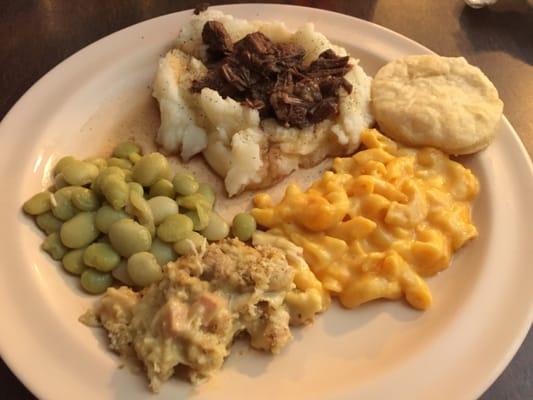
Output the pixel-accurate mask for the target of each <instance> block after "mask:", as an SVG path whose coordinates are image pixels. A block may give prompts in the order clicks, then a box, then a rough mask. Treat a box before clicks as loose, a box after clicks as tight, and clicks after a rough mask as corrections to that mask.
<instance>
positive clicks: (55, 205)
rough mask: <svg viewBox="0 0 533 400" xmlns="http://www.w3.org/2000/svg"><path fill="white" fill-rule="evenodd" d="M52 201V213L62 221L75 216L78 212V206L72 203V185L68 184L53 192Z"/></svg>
mask: <svg viewBox="0 0 533 400" xmlns="http://www.w3.org/2000/svg"><path fill="white" fill-rule="evenodd" d="M50 203H51V204H52V214H54V216H55V217H56V218H59V219H60V220H62V221H67V220H69V219H71V218H73V217H74V216H75V215H76V213H77V210H76V207H74V204H72V186H66V187H64V188H61V189H59V190H58V191H56V192H55V193H53V194H52V196H51V198H50Z"/></svg>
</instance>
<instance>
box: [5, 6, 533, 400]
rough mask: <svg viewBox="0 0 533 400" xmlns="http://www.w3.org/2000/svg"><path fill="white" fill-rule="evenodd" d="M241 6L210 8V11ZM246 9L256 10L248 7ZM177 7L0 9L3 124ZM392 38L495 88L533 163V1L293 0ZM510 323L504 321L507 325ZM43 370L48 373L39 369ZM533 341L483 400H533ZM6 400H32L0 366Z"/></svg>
mask: <svg viewBox="0 0 533 400" xmlns="http://www.w3.org/2000/svg"><path fill="white" fill-rule="evenodd" d="M238 2H239V1H211V2H210V3H211V4H224V3H238ZM246 2H248V3H250V2H253V1H246ZM196 3H199V2H196V1H179V0H150V1H148V0H145V1H128V0H86V1H76V0H74V1H73V0H54V1H51V0H41V1H37V0H0V38H2V39H1V40H0V63H1V65H2V67H1V68H2V69H1V71H2V73H1V75H0V93H2V95H1V96H0V118H3V117H4V115H5V114H6V113H7V112H8V111H9V109H10V108H11V107H12V106H13V104H14V103H15V102H16V101H17V99H18V98H19V97H20V96H22V94H23V93H24V92H25V91H26V90H27V89H29V88H30V87H31V85H33V84H34V83H35V82H36V81H37V80H38V79H39V78H40V77H41V76H42V75H44V74H45V73H46V72H47V71H48V70H50V69H51V68H52V67H54V66H55V65H57V64H58V63H60V62H61V61H62V60H64V59H65V58H66V57H68V56H70V55H71V54H73V53H74V52H76V51H77V50H79V49H81V48H83V47H84V46H86V45H88V44H90V43H92V42H94V41H95V40H97V39H100V38H102V37H104V36H106V35H108V34H110V33H112V32H115V31H117V30H119V29H122V28H124V27H126V26H129V25H132V24H135V23H137V22H140V21H143V20H146V19H149V18H153V17H156V16H159V15H163V14H168V13H171V12H175V11H180V10H185V9H188V8H193V7H194V6H195V4H196ZM281 3H288V4H297V5H305V6H310V7H316V8H323V9H328V10H331V11H337V12H340V13H344V14H348V15H352V16H354V17H358V18H362V19H366V20H369V21H372V22H374V23H376V24H379V25H382V26H385V27H387V28H390V29H392V30H394V31H396V32H398V33H401V34H403V35H405V36H407V37H409V38H411V39H414V40H415V41H417V42H419V43H421V44H423V45H425V46H427V47H429V48H430V49H432V50H434V51H436V52H437V53H439V54H441V55H444V56H459V55H461V56H464V57H466V58H467V59H468V60H469V61H470V62H471V63H472V64H474V65H477V66H479V67H480V68H481V69H482V70H483V71H484V72H485V73H486V74H487V75H488V76H489V78H490V79H491V80H492V81H493V82H494V84H495V85H496V87H497V88H498V90H499V92H500V96H501V97H502V99H503V101H504V103H505V115H506V116H507V118H508V119H509V120H510V122H511V124H512V125H513V126H514V127H515V129H516V130H517V131H518V134H519V135H520V137H521V139H522V141H523V142H524V144H525V146H526V148H527V151H528V152H529V154H530V156H531V155H532V154H533V118H532V111H533V107H532V106H533V1H532V0H528V1H526V0H500V1H499V2H498V3H497V4H495V5H493V6H491V7H489V8H484V9H480V10H473V9H470V8H468V7H465V6H464V3H463V1H461V0H447V1H442V0H357V1H354V0H352V1H342V0H339V1H335V0H322V1H321V0H315V1H312V0H307V1H306V0H299V1H298V0H294V1H285V2H281ZM502 323H504V321H502ZM35 367H36V368H45V366H39V365H36V366H35ZM532 376H533V333H532V332H530V333H529V335H528V336H527V338H526V340H525V342H524V343H523V344H522V346H521V348H520V350H519V351H518V353H517V355H516V356H515V357H514V359H513V361H512V362H511V364H510V365H509V366H508V367H507V368H506V370H505V371H504V372H503V374H502V375H501V376H500V377H499V378H498V379H497V380H496V382H495V383H494V384H493V385H492V386H491V387H490V389H488V390H487V392H486V393H485V394H484V395H483V396H482V399H484V400H488V399H513V400H514V399H532V398H533V377H532ZM0 398H2V399H3V398H5V399H26V398H27V399H33V398H34V397H33V396H32V395H31V393H30V392H28V390H27V389H26V388H25V387H24V386H23V385H22V384H21V383H20V382H19V381H18V380H17V378H16V377H15V376H14V375H13V374H12V373H11V372H10V371H9V369H8V368H7V367H6V365H5V364H4V363H3V362H2V361H1V359H0Z"/></svg>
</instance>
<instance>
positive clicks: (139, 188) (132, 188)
mask: <svg viewBox="0 0 533 400" xmlns="http://www.w3.org/2000/svg"><path fill="white" fill-rule="evenodd" d="M128 187H129V188H130V193H131V192H132V191H133V192H137V193H138V194H139V195H140V196H141V197H142V196H144V188H143V187H142V186H141V185H140V184H138V183H137V182H128Z"/></svg>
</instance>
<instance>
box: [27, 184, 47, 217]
mask: <svg viewBox="0 0 533 400" xmlns="http://www.w3.org/2000/svg"><path fill="white" fill-rule="evenodd" d="M50 208H51V193H50V192H49V191H48V190H45V191H44V192H40V193H37V194H34V195H33V196H32V197H31V198H30V199H29V200H27V201H26V202H25V203H24V205H23V206H22V209H23V210H24V212H26V213H27V214H30V215H39V214H44V213H45V212H47V211H49V210H50Z"/></svg>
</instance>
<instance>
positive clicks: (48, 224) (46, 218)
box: [35, 211, 63, 235]
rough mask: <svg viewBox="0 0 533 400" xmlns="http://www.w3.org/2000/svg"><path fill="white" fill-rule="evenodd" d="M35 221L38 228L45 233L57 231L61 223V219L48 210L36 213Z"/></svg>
mask: <svg viewBox="0 0 533 400" xmlns="http://www.w3.org/2000/svg"><path fill="white" fill-rule="evenodd" d="M35 222H36V223H37V226H38V227H39V228H41V229H42V230H43V231H44V232H46V234H47V235H49V234H50V233H54V232H59V230H60V229H61V225H62V224H63V221H61V220H60V219H58V218H56V217H54V215H53V214H52V213H51V212H50V211H48V212H45V213H44V214H40V215H37V217H35Z"/></svg>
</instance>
